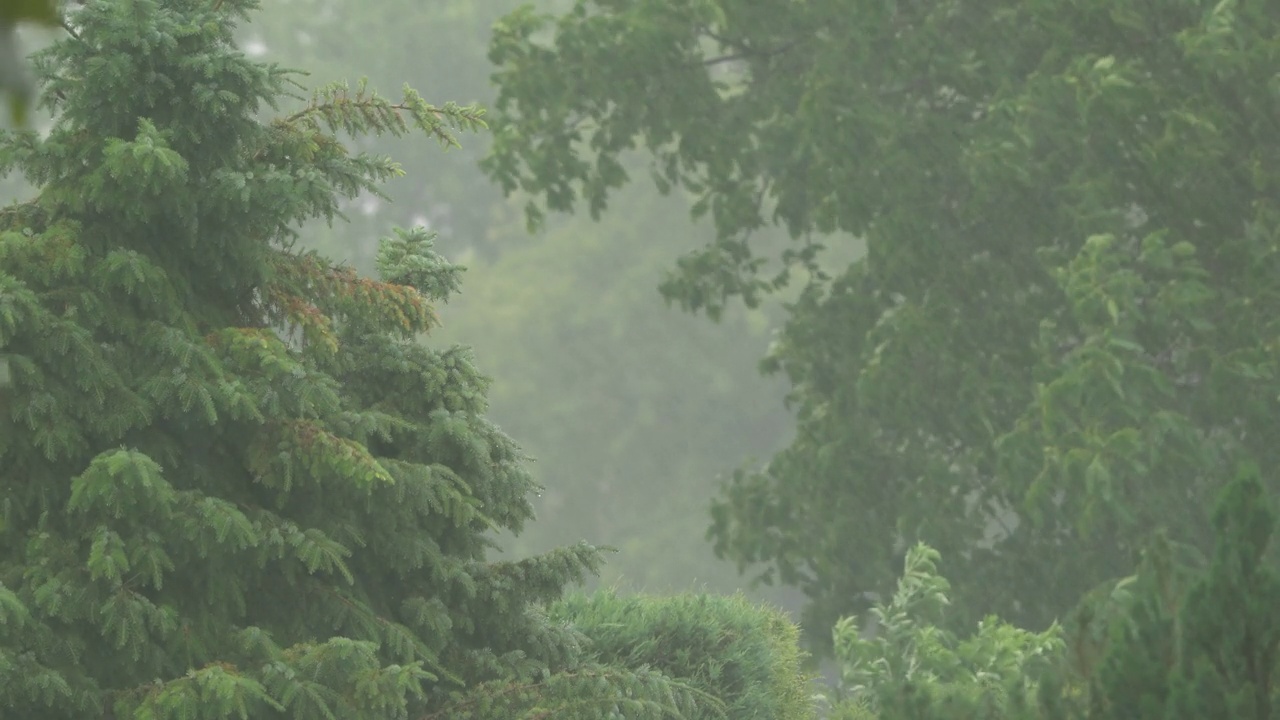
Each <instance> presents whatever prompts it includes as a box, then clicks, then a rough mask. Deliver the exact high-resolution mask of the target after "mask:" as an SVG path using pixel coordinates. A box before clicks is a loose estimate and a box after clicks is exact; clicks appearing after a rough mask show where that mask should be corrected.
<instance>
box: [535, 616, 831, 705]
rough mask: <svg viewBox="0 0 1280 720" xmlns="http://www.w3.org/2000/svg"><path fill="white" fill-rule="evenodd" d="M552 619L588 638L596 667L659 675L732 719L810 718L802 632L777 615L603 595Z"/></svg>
mask: <svg viewBox="0 0 1280 720" xmlns="http://www.w3.org/2000/svg"><path fill="white" fill-rule="evenodd" d="M550 612H551V617H552V619H554V620H559V621H561V622H565V623H571V624H573V625H574V626H576V627H577V629H578V630H579V631H580V632H582V634H583V635H585V636H586V637H587V638H589V640H590V645H589V651H590V652H591V653H592V654H593V655H594V656H595V657H594V660H595V661H597V662H600V663H603V664H608V665H615V666H623V667H626V668H631V669H640V668H643V667H649V668H653V669H656V670H659V671H661V672H663V673H664V674H666V675H668V676H670V677H672V678H674V679H676V680H679V681H683V682H685V683H687V684H688V685H689V686H691V687H693V688H695V689H697V690H701V691H703V692H706V693H708V694H710V695H713V696H714V697H716V698H718V699H719V700H720V701H722V702H723V703H724V704H725V711H726V715H727V717H730V718H733V719H734V720H800V719H803V718H813V717H815V710H814V706H813V702H812V700H811V698H810V695H811V692H810V687H809V685H810V682H811V680H812V678H811V677H810V676H809V675H808V674H807V673H806V672H805V670H804V669H803V667H802V666H803V661H804V651H803V650H801V649H800V635H799V629H798V628H797V627H796V625H795V624H794V623H793V622H791V620H790V619H789V618H788V617H787V616H786V615H785V614H783V613H782V612H781V611H779V610H777V609H774V608H771V607H768V606H761V605H756V604H753V603H751V602H750V601H749V600H747V599H746V598H745V597H743V596H741V595H733V596H722V595H695V594H688V593H686V594H682V595H675V596H669V597H652V596H644V595H638V596H630V597H619V596H618V595H617V594H616V593H614V592H611V591H601V592H597V593H593V594H584V593H575V594H572V595H569V596H566V597H565V599H563V600H562V601H560V602H558V603H556V604H555V605H553V606H552V607H551V609H550ZM702 717H704V715H696V716H692V717H691V718H690V720H693V718H702ZM706 717H710V716H706Z"/></svg>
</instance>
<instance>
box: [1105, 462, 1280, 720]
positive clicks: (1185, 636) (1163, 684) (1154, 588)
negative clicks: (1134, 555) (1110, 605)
mask: <svg viewBox="0 0 1280 720" xmlns="http://www.w3.org/2000/svg"><path fill="white" fill-rule="evenodd" d="M1212 521H1213V526H1214V530H1215V531H1216V533H1217V542H1216V545H1215V548H1214V552H1213V556H1212V558H1211V561H1210V562H1209V565H1208V568H1207V569H1206V570H1204V571H1203V572H1202V573H1200V574H1199V577H1197V578H1196V579H1195V580H1194V581H1192V582H1190V583H1189V587H1186V585H1187V584H1188V583H1184V582H1181V581H1179V579H1178V572H1177V570H1178V563H1176V562H1175V559H1174V557H1173V556H1172V554H1171V553H1170V552H1169V551H1168V544H1167V543H1157V544H1156V545H1155V546H1154V547H1153V551H1152V552H1149V553H1148V557H1147V559H1146V561H1144V563H1143V567H1142V568H1141V569H1140V571H1139V573H1138V574H1137V575H1136V576H1135V577H1134V581H1135V582H1133V583H1132V585H1133V587H1134V589H1133V590H1132V591H1131V592H1125V593H1122V594H1121V595H1120V598H1121V600H1122V602H1123V604H1126V605H1127V606H1128V607H1127V612H1125V613H1123V614H1122V615H1121V616H1120V617H1118V618H1117V619H1116V620H1114V621H1112V622H1111V623H1110V634H1109V635H1110V642H1109V645H1108V648H1107V652H1106V653H1105V655H1104V656H1103V657H1102V660H1101V662H1100V663H1099V664H1098V666H1097V668H1096V669H1095V671H1094V680H1093V682H1092V683H1091V686H1092V687H1091V693H1090V695H1091V697H1090V712H1089V713H1088V717H1090V718H1096V719H1098V720H1111V719H1113V718H1114V719H1115V720H1119V719H1120V718H1124V719H1125V720H1144V719H1150V720H1193V719H1196V720H1199V719H1200V718H1232V720H1267V719H1268V718H1271V717H1273V713H1272V711H1271V707H1272V705H1273V704H1274V703H1275V701H1276V693H1275V690H1274V683H1275V680H1276V671H1277V667H1278V664H1280V663H1278V660H1280V657H1278V656H1277V652H1278V651H1280V618H1277V616H1276V607H1278V606H1280V574H1278V573H1277V572H1276V571H1275V569H1274V568H1273V567H1270V566H1268V565H1267V564H1266V562H1265V559H1264V556H1265V553H1266V552H1267V548H1268V546H1269V544H1270V541H1271V536H1272V533H1273V532H1274V529H1275V513H1274V511H1273V510H1272V509H1271V507H1270V500H1269V499H1268V498H1267V496H1266V493H1265V489H1264V485H1263V484H1262V482H1261V481H1260V479H1259V474H1258V470H1257V468H1256V467H1252V466H1248V465H1246V466H1245V467H1244V469H1242V470H1241V471H1240V473H1239V475H1238V476H1237V478H1236V479H1235V480H1234V481H1233V482H1232V483H1230V484H1228V485H1227V486H1226V487H1225V488H1223V490H1222V493H1221V495H1220V496H1219V499H1218V503H1217V505H1216V507H1215V508H1214V511H1213V516H1212ZM1126 599H1127V602H1124V601H1125V600H1126Z"/></svg>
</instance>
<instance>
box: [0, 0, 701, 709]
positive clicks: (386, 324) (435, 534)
mask: <svg viewBox="0 0 1280 720" xmlns="http://www.w3.org/2000/svg"><path fill="white" fill-rule="evenodd" d="M254 8H255V3H254V2H252V1H251V0H109V1H107V0H91V1H90V2H88V3H85V4H84V5H82V6H77V7H76V8H75V9H74V10H71V11H70V13H71V14H70V15H69V16H68V17H67V18H66V19H67V27H68V28H69V31H68V37H66V38H65V39H63V40H62V41H60V42H58V43H56V44H55V45H54V46H52V47H51V48H49V49H48V50H47V51H44V52H42V53H41V54H39V55H38V56H37V57H36V58H35V59H34V62H33V67H34V69H35V71H36V74H37V76H38V77H39V79H40V82H41V86H42V89H43V94H42V96H41V97H42V100H41V102H42V103H43V104H44V105H45V106H47V108H48V109H49V110H50V111H51V112H52V113H53V115H54V117H55V123H54V125H53V127H52V129H51V131H49V133H48V134H47V136H41V135H38V134H36V133H34V132H30V131H19V132H11V133H7V134H5V135H4V136H3V137H2V138H0V150H2V154H0V164H2V165H3V169H4V171H5V172H12V171H15V170H16V171H20V172H22V173H23V174H24V175H25V176H26V178H27V179H28V180H29V181H30V182H31V183H32V184H33V185H34V186H35V187H38V188H39V192H38V195H37V196H36V197H35V198H33V199H31V200H30V201H27V202H23V203H20V204H16V205H13V206H10V207H8V208H6V209H4V210H3V212H2V213H0V359H3V361H4V364H5V365H6V366H7V369H8V370H7V373H8V377H7V383H6V384H4V385H3V386H0V511H2V514H0V715H3V716H4V717H6V718H8V717H13V718H42V719H47V720H61V719H62V718H66V719H68V720H70V719H72V718H75V719H76V720H80V719H82V718H106V717H109V718H119V719H123V718H137V719H139V720H142V719H144V718H148V719H149V718H201V719H203V718H227V717H239V718H254V719H255V720H258V719H264V718H299V719H301V718H352V719H355V718H370V719H372V718H380V719H384V718H406V717H458V718H462V717H475V718H519V717H535V716H536V717H545V716H546V713H553V714H555V716H556V717H570V718H572V717H582V718H598V717H601V716H603V715H608V714H609V713H610V712H620V713H625V716H627V717H650V716H652V717H656V716H658V715H660V714H663V713H666V712H668V711H671V712H676V711H678V710H680V709H681V708H682V707H683V708H687V707H688V705H689V703H690V702H691V693H690V692H688V691H686V690H685V689H683V688H682V687H681V686H679V685H676V684H673V683H671V682H668V681H667V680H666V679H665V678H664V677H662V676H661V675H659V674H657V673H652V672H649V671H646V670H643V669H642V670H637V671H624V670H616V669H611V668H608V667H595V666H590V665H585V664H583V663H582V662H581V661H579V659H578V658H579V653H578V652H577V646H578V643H579V641H580V638H579V636H578V635H577V634H576V633H575V632H574V631H573V630H572V629H571V628H568V627H565V626H562V625H555V624H552V623H550V622H548V621H547V620H546V618H545V616H544V614H543V613H542V610H541V606H542V605H543V604H544V603H545V602H547V601H549V600H551V599H554V598H556V597H558V596H559V594H560V592H561V589H562V588H563V587H564V586H565V585H566V584H567V583H570V582H573V581H576V580H579V579H581V578H582V577H583V576H584V575H585V574H586V573H588V572H591V571H593V570H594V569H595V568H596V567H597V565H598V563H599V561H600V555H599V552H598V551H597V550H596V549H595V548H592V547H590V546H587V545H581V546H577V547H572V548H564V549H560V550H556V551H553V552H550V553H548V554H546V555H543V556H539V557H536V558H532V559H528V560H522V561H518V562H493V561H491V560H489V559H488V557H487V551H489V550H490V548H491V541H490V540H489V538H490V533H491V531H493V530H503V529H507V530H515V531H518V530H519V529H520V528H521V527H522V525H523V523H525V522H526V521H528V520H529V519H530V517H531V508H530V503H529V500H528V498H529V495H530V493H531V492H532V491H533V490H534V489H535V488H534V484H533V482H532V481H531V479H530V476H529V475H528V473H527V472H526V470H525V468H524V467H523V465H522V463H523V461H524V458H523V457H522V455H521V453H520V451H519V449H518V447H517V446H516V445H515V444H514V442H513V441H512V440H511V439H509V438H508V437H506V436H505V435H504V434H503V433H502V432H500V431H499V429H498V428H497V427H495V426H494V425H493V424H491V423H490V422H488V421H486V420H485V418H484V412H485V409H486V408H485V390H486V380H485V378H484V377H483V376H482V375H481V374H480V373H479V372H477V369H476V367H475V365H474V364H473V361H472V358H471V356H470V355H469V353H468V352H467V351H466V350H465V349H462V348H457V347H451V348H443V349H440V348H435V347H432V346H430V345H429V344H424V343H422V342H420V339H421V336H422V335H423V334H424V333H427V332H428V331H429V330H431V328H432V327H433V326H434V325H435V323H436V318H435V315H434V313H433V310H432V305H433V303H438V302H443V301H445V300H447V298H448V297H449V295H450V293H452V292H454V291H455V290H456V289H457V287H458V282H459V277H460V268H458V267H455V266H453V265H451V264H449V263H448V262H446V261H445V260H443V259H442V258H441V257H440V256H438V255H436V254H435V253H433V251H432V239H431V237H430V236H428V235H427V234H426V233H425V232H424V231H422V230H413V231H397V232H396V233H395V236H394V237H392V238H389V239H384V240H383V242H382V245H381V250H380V252H379V255H378V267H379V273H380V279H371V278H366V277H361V276H358V275H357V274H356V273H355V272H353V271H352V270H351V269H349V268H346V267H343V266H340V265H336V264H334V263H333V262H331V261H330V260H327V259H326V258H324V257H322V256H321V255H319V254H317V253H315V252H310V251H304V250H301V249H299V247H298V245H297V243H298V240H299V236H298V230H297V228H298V227H299V226H300V224H301V223H302V222H304V221H306V220H308V219H312V218H317V217H322V218H327V219H329V220H330V221H332V220H333V219H334V218H335V216H336V215H337V207H338V203H339V201H340V200H341V199H342V198H350V197H353V196H355V195H356V194H357V193H360V192H375V193H376V192H378V184H379V183H380V182H381V181H383V180H385V179H387V178H389V177H392V176H394V175H396V174H397V173H398V168H397V166H396V164H395V163H393V162H392V161H391V160H389V159H387V158H382V157H370V156H366V155H362V154H353V153H352V152H350V151H348V149H347V148H346V147H344V145H343V144H342V142H341V141H340V139H339V137H338V133H345V134H348V135H352V136H356V135H361V134H367V133H392V134H397V135H398V134H403V133H407V132H411V131H421V132H424V133H426V134H428V135H431V136H434V137H435V138H437V139H439V140H440V141H441V142H443V143H445V144H453V143H454V142H455V140H454V135H453V132H454V131H456V130H459V129H470V128H477V127H480V126H481V125H482V121H481V117H480V112H479V110H478V109H476V108H465V107H458V106H456V105H453V104H449V105H445V106H442V107H436V106H432V105H430V104H428V103H427V102H425V101H424V100H423V99H422V98H421V97H419V96H418V95H417V94H416V93H415V92H413V91H412V90H411V89H408V88H406V90H405V93H404V97H403V100H402V101H400V102H391V101H389V100H387V99H384V98H382V97H380V96H378V95H377V94H375V93H372V92H369V91H367V90H366V89H364V88H363V87H361V88H359V89H357V90H354V91H353V90H348V89H347V88H346V87H344V86H341V85H334V86H329V87H325V88H323V89H321V90H319V91H316V92H315V93H313V94H312V95H311V96H310V99H309V100H308V99H307V98H306V97H298V100H300V101H301V102H300V108H299V109H297V110H296V111H293V112H290V113H288V114H284V115H282V116H280V117H278V118H277V119H274V120H271V121H270V122H263V121H262V120H260V119H259V113H260V111H261V110H264V109H265V108H264V106H267V107H270V108H277V104H276V103H277V101H278V100H280V99H281V98H286V97H288V95H289V91H290V88H291V87H293V85H291V83H293V80H292V79H291V78H292V74H291V73H290V72H287V71H286V70H284V69H282V68H280V67H277V66H274V65H266V64H260V63H256V62H252V61H250V60H249V59H247V58H246V57H245V56H244V55H242V54H241V53H239V52H238V51H237V50H236V47H235V44H234V40H233V29H234V25H235V23H236V22H238V21H240V20H242V19H244V18H245V17H247V14H248V13H249V12H250V11H252V10H253V9H254ZM276 112H279V110H278V108H277V110H276ZM602 703H603V705H602Z"/></svg>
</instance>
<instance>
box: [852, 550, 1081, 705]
mask: <svg viewBox="0 0 1280 720" xmlns="http://www.w3.org/2000/svg"><path fill="white" fill-rule="evenodd" d="M938 559H939V554H938V552H937V551H936V550H934V549H932V548H930V547H928V546H926V545H922V544H921V545H916V546H915V547H913V548H911V550H909V551H908V552H907V556H906V562H905V566H904V568H903V574H902V578H901V579H900V580H899V581H898V589H897V592H896V593H894V595H893V597H892V599H891V600H890V601H889V602H887V603H885V604H881V605H877V606H876V607H875V608H873V609H872V611H871V616H872V618H873V620H874V622H875V626H874V628H875V629H874V634H873V635H872V636H869V637H866V636H864V635H863V634H862V631H861V629H860V628H859V627H858V623H857V619H856V618H855V617H852V616H851V617H848V618H844V619H842V620H840V622H838V623H836V626H835V630H834V632H833V638H834V646H835V657H836V661H837V662H838V663H839V665H840V683H839V697H840V701H839V702H838V703H837V704H836V707H835V709H834V715H833V717H836V718H848V719H849V720H852V719H853V718H862V717H866V718H877V717H878V718H883V719H884V720H889V719H890V718H899V717H901V718H907V717H925V716H923V715H918V714H914V711H913V712H907V709H908V708H915V709H920V708H924V707H932V708H933V712H937V713H939V714H937V715H931V716H929V717H947V718H969V717H972V718H985V719H987V720H997V719H999V718H1017V717H1021V715H1019V714H1018V713H1019V712H1020V711H1021V710H1022V709H1023V708H1025V707H1027V706H1028V705H1030V701H1031V700H1033V699H1034V698H1035V697H1036V690H1037V688H1038V683H1039V679H1040V678H1041V677H1043V676H1044V675H1045V673H1046V672H1049V671H1052V670H1056V669H1057V668H1058V666H1059V664H1060V663H1059V661H1060V659H1061V656H1062V652H1063V649H1064V643H1063V639H1062V632H1061V629H1060V628H1058V627H1057V626H1056V625H1055V626H1053V627H1051V628H1049V629H1048V630H1046V631H1044V632H1042V633H1032V632H1028V631H1026V630H1021V629H1018V628H1016V627H1013V626H1012V625H1009V624H1007V623H1004V622H1001V621H1000V620H999V619H998V618H996V617H994V616H992V617H988V618H986V619H984V620H983V621H981V622H980V623H978V627H977V631H976V632H974V634H972V635H970V636H968V637H965V638H959V637H957V636H956V634H954V633H952V632H950V631H949V630H947V629H946V627H947V623H946V617H945V615H946V610H947V608H948V606H949V605H950V601H949V600H948V598H947V594H948V592H949V591H950V587H951V586H950V584H949V583H948V582H947V580H946V579H945V578H943V577H942V576H941V575H939V574H938V570H937V561H938Z"/></svg>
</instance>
